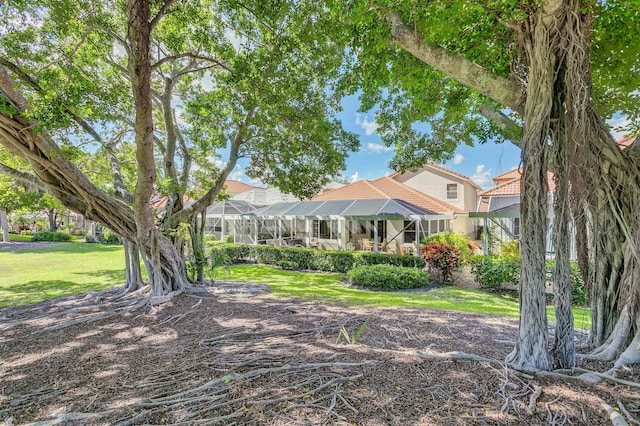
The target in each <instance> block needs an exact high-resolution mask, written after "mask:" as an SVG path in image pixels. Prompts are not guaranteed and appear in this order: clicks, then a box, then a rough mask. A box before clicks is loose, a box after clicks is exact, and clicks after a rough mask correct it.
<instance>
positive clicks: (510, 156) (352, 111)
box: [339, 96, 520, 188]
mask: <svg viewBox="0 0 640 426" xmlns="http://www.w3.org/2000/svg"><path fill="white" fill-rule="evenodd" d="M342 106H343V111H342V112H341V113H340V114H339V118H340V119H341V120H342V124H343V126H344V127H345V129H346V130H348V131H351V132H354V133H356V134H358V135H359V136H360V151H359V152H357V153H353V154H351V155H350V156H349V158H348V159H347V170H346V172H345V173H344V175H345V177H346V178H347V179H348V180H349V181H353V180H357V179H367V180H372V179H377V178H379V177H381V176H384V175H386V174H389V173H391V172H392V170H391V169H390V168H389V166H388V164H389V160H391V158H392V157H393V149H392V148H387V147H386V146H384V144H383V143H382V141H381V140H380V137H379V136H378V135H377V133H376V129H377V125H376V122H375V116H374V114H373V113H368V114H364V113H359V112H358V106H359V104H358V101H357V98H356V97H355V96H354V97H350V98H348V99H345V100H344V101H343V102H342ZM519 164H520V149H519V148H518V147H516V146H515V145H514V144H512V143H511V142H506V143H502V144H496V143H492V142H490V143H486V144H482V145H480V144H477V145H476V146H474V147H470V146H467V145H465V144H461V145H460V146H458V148H457V149H456V151H455V154H454V157H453V158H452V159H451V160H449V161H448V162H447V163H445V164H443V166H445V167H447V168H449V169H451V170H453V171H456V172H458V173H462V174H464V175H467V176H469V177H471V178H472V179H473V180H474V181H476V182H477V183H478V184H479V185H480V186H482V187H483V188H489V187H492V186H493V182H492V180H491V178H492V177H493V176H496V175H499V174H500V173H504V172H506V171H509V170H511V169H513V168H514V167H517V166H518V165H519Z"/></svg>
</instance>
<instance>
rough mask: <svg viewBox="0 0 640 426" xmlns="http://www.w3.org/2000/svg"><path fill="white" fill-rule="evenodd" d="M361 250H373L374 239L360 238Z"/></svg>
mask: <svg viewBox="0 0 640 426" xmlns="http://www.w3.org/2000/svg"><path fill="white" fill-rule="evenodd" d="M360 250H362V251H373V241H371V240H368V239H366V238H363V239H361V240H360Z"/></svg>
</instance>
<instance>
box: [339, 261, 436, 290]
mask: <svg viewBox="0 0 640 426" xmlns="http://www.w3.org/2000/svg"><path fill="white" fill-rule="evenodd" d="M347 278H348V279H349V282H350V283H351V284H354V285H358V286H362V287H373V288H379V289H385V290H398V289H409V288H420V287H426V286H427V285H429V274H428V273H426V272H424V271H421V270H419V269H414V268H404V267H401V266H390V265H371V266H359V267H357V268H354V269H352V270H350V271H349V272H348V273H347Z"/></svg>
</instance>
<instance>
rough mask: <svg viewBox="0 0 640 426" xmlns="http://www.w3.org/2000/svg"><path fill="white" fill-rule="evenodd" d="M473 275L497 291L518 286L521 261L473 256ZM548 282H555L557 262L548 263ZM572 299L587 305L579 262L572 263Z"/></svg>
mask: <svg viewBox="0 0 640 426" xmlns="http://www.w3.org/2000/svg"><path fill="white" fill-rule="evenodd" d="M470 263H471V274H472V275H473V277H474V279H475V280H476V282H478V283H479V284H480V285H481V286H482V287H484V288H487V289H491V290H497V289H499V288H501V287H502V285H503V284H505V283H506V284H511V285H514V286H516V285H518V284H519V282H520V259H519V258H517V257H511V256H473V257H471V261H470ZM546 269H547V280H548V281H553V279H554V274H555V262H554V261H548V262H547V263H546ZM570 280H571V297H572V302H573V303H574V304H576V305H585V304H586V303H587V293H586V290H585V286H584V281H583V280H582V275H581V274H580V268H579V267H578V263H577V262H571V275H570Z"/></svg>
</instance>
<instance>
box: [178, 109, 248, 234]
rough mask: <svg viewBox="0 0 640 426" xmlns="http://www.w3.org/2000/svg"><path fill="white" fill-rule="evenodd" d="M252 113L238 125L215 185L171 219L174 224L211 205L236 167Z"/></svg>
mask: <svg viewBox="0 0 640 426" xmlns="http://www.w3.org/2000/svg"><path fill="white" fill-rule="evenodd" d="M253 113H254V110H253V109H252V110H250V111H249V112H247V114H246V115H245V118H244V120H243V121H242V123H241V124H239V125H238V128H237V130H236V134H235V136H234V138H233V140H232V141H231V149H230V151H229V160H228V161H227V164H226V166H225V168H224V169H223V170H222V172H221V173H220V176H218V179H217V180H216V183H215V185H213V187H212V188H210V189H209V191H207V193H206V194H205V195H203V196H202V197H201V198H200V199H199V200H198V201H196V202H195V203H193V204H191V205H190V206H189V207H187V208H185V209H183V210H182V211H180V212H178V213H177V214H176V215H175V216H174V218H173V221H174V223H179V222H183V221H185V219H186V218H189V217H192V216H193V215H195V214H198V213H199V212H201V211H202V210H204V209H205V208H207V207H208V206H210V205H211V204H212V203H213V201H214V200H215V198H216V196H217V195H218V193H219V192H220V190H222V187H223V186H224V183H225V181H226V179H227V176H229V173H231V171H232V170H233V168H234V167H235V166H236V163H237V162H238V158H239V155H238V154H239V152H240V148H241V147H242V145H243V144H244V143H245V140H244V139H243V137H244V135H243V134H244V132H245V130H246V128H247V126H248V123H249V120H251V118H252V117H253Z"/></svg>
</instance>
